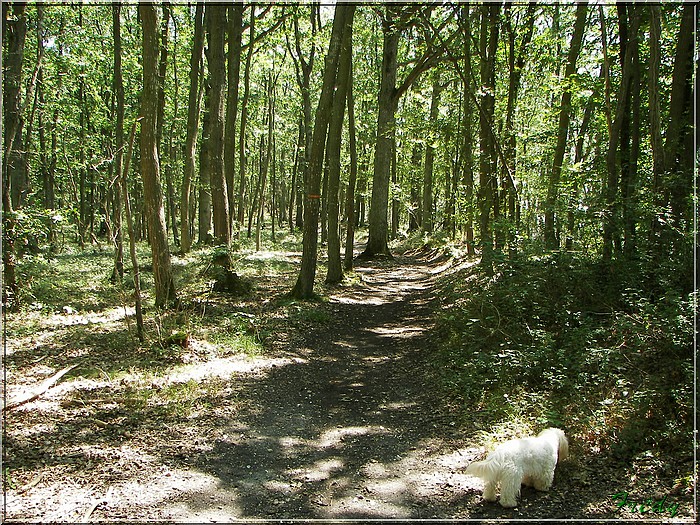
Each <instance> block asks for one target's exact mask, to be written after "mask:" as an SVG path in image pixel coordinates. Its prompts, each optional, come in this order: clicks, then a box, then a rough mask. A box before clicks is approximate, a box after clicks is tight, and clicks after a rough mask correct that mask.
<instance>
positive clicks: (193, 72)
mask: <svg viewBox="0 0 700 525" xmlns="http://www.w3.org/2000/svg"><path fill="white" fill-rule="evenodd" d="M203 13H204V4H203V3H202V2H198V3H197V7H196V9H195V16H194V42H193V45H192V56H191V57H190V88H189V94H188V97H187V131H186V133H187V136H186V139H185V171H184V174H183V179H182V189H181V193H180V229H181V231H180V238H181V244H180V249H181V251H182V253H183V254H185V253H187V252H189V251H190V248H191V247H192V235H191V233H190V232H191V228H192V222H191V221H190V207H191V206H190V194H191V192H192V179H193V178H194V174H195V166H196V150H197V130H198V128H199V109H200V101H201V97H200V95H199V93H200V89H199V69H200V67H199V66H200V63H201V61H202V50H203V48H204V32H203V30H202V26H203V21H202V18H203Z"/></svg>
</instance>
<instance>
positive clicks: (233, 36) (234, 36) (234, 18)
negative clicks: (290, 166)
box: [224, 2, 255, 234]
mask: <svg viewBox="0 0 700 525" xmlns="http://www.w3.org/2000/svg"><path fill="white" fill-rule="evenodd" d="M244 9H245V7H244V6H243V4H242V3H239V2H236V3H234V4H233V5H231V6H229V12H228V17H229V19H228V54H227V60H228V68H227V71H226V72H227V75H228V89H227V97H226V125H225V128H226V129H225V141H224V171H225V177H226V189H227V190H228V204H229V212H230V215H231V217H230V219H231V220H230V224H229V229H230V231H231V233H230V234H233V222H234V216H235V210H236V208H235V199H236V197H235V189H234V184H235V180H234V179H235V173H236V121H237V119H238V84H239V82H240V77H241V44H242V40H243V10H244ZM251 9H253V10H254V9H255V7H251Z"/></svg>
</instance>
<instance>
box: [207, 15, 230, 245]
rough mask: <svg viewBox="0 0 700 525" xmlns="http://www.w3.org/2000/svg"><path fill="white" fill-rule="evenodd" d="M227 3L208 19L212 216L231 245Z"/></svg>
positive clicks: (223, 241)
mask: <svg viewBox="0 0 700 525" xmlns="http://www.w3.org/2000/svg"><path fill="white" fill-rule="evenodd" d="M227 9H228V8H227V6H225V5H223V4H213V3H212V4H209V5H208V6H207V8H206V11H205V14H204V22H205V25H206V27H207V32H208V36H209V48H208V50H207V53H206V54H207V61H208V64H209V83H210V86H211V92H210V95H209V174H210V177H211V201H212V215H213V219H214V238H215V239H216V242H218V243H219V244H225V245H227V246H228V245H229V244H230V242H231V235H230V233H231V229H230V224H229V202H228V189H227V187H226V174H225V173H224V102H225V89H226V66H225V64H226V62H225V53H224V42H225V32H226V11H227Z"/></svg>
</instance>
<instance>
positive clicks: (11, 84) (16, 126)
mask: <svg viewBox="0 0 700 525" xmlns="http://www.w3.org/2000/svg"><path fill="white" fill-rule="evenodd" d="M8 10H9V6H8V4H6V3H4V2H3V4H2V20H3V29H4V31H3V44H4V48H5V49H6V50H7V55H6V56H7V59H6V62H5V64H3V65H4V67H5V70H4V75H3V130H4V136H3V139H4V143H3V153H4V156H3V160H4V162H3V166H2V205H3V217H2V219H3V236H2V237H3V239H2V240H3V246H2V260H3V289H2V302H3V304H4V305H5V306H6V307H8V308H11V309H14V308H16V307H17V306H18V304H19V301H18V297H17V292H18V291H19V286H18V283H17V278H16V264H17V261H16V255H15V240H16V239H15V235H16V232H15V228H16V220H15V214H14V211H13V208H12V198H11V188H10V173H11V171H10V169H11V166H10V162H12V161H14V160H15V159H17V160H19V157H15V156H14V155H13V153H14V148H15V145H16V142H15V139H16V137H17V136H18V135H19V130H20V119H21V91H22V62H23V60H24V44H25V40H26V36H27V18H26V4H24V3H21V2H17V3H15V4H14V5H13V6H12V16H11V17H10V16H9V13H8Z"/></svg>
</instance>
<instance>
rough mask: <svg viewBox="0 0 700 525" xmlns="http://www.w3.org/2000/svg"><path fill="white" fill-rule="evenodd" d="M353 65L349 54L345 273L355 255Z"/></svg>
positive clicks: (355, 164) (355, 141) (355, 153)
mask: <svg viewBox="0 0 700 525" xmlns="http://www.w3.org/2000/svg"><path fill="white" fill-rule="evenodd" d="M352 68H353V64H352V53H350V65H349V66H348V69H349V71H348V75H349V78H348V94H347V103H348V140H349V147H350V176H349V177H348V191H347V194H346V201H345V217H346V219H347V232H346V237H345V260H344V263H343V268H344V269H345V271H350V270H352V262H353V257H354V255H355V252H354V248H355V186H356V184H357V137H356V131H355V97H354V94H353V91H354V89H353V70H352Z"/></svg>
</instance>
